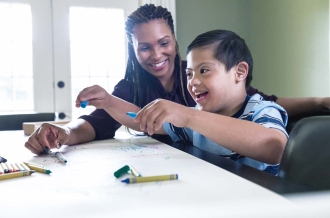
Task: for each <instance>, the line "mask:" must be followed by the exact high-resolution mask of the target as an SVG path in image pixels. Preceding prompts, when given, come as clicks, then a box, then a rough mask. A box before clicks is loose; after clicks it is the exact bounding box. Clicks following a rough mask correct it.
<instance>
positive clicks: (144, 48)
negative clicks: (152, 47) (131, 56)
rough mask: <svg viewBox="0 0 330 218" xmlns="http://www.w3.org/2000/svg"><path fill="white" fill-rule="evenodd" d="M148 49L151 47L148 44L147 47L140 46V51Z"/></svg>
mask: <svg viewBox="0 0 330 218" xmlns="http://www.w3.org/2000/svg"><path fill="white" fill-rule="evenodd" d="M148 49H149V47H147V46H146V47H140V49H139V50H140V51H146V50H148Z"/></svg>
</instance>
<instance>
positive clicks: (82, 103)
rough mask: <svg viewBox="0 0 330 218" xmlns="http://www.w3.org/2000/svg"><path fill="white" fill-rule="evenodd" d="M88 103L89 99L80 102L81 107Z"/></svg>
mask: <svg viewBox="0 0 330 218" xmlns="http://www.w3.org/2000/svg"><path fill="white" fill-rule="evenodd" d="M87 105H88V101H82V102H80V107H82V108H85V107H86V106H87Z"/></svg>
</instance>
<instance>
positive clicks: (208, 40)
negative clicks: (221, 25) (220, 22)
mask: <svg viewBox="0 0 330 218" xmlns="http://www.w3.org/2000/svg"><path fill="white" fill-rule="evenodd" d="M194 48H211V49H213V53H214V57H215V58H216V59H218V60H219V61H220V62H221V63H223V64H224V65H225V67H226V70H227V71H229V70H230V69H231V68H232V67H233V66H235V65H237V64H238V63H240V62H242V61H245V62H246V63H247V64H248V65H249V71H248V75H247V77H246V82H245V88H246V89H247V88H248V87H249V86H250V84H251V81H252V70H253V59H252V55H251V53H250V50H249V48H248V46H247V45H246V44H245V41H244V39H242V38H241V37H239V36H238V35H237V34H236V33H234V32H232V31H228V30H212V31H209V32H206V33H203V34H200V35H198V36H197V37H196V38H195V39H194V41H192V42H191V43H190V45H189V46H188V48H187V54H188V53H189V52H190V51H191V50H192V49H194Z"/></svg>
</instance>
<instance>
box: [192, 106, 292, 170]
mask: <svg viewBox="0 0 330 218" xmlns="http://www.w3.org/2000/svg"><path fill="white" fill-rule="evenodd" d="M186 126H187V127H188V128H191V129H193V130H195V131H197V132H198V133H200V134H202V135H203V136H205V137H206V138H209V139H210V140H212V141H214V142H216V143H217V144H219V145H221V146H224V147H226V148H228V149H230V150H232V151H235V152H237V153H240V154H242V155H245V156H248V157H250V158H253V159H256V160H259V161H262V162H266V163H270V164H276V163H279V162H280V159H281V157H282V154H283V151H284V147H285V144H286V140H287V139H286V136H285V135H284V133H282V132H280V130H278V131H276V130H273V129H268V128H266V127H264V126H261V125H259V124H256V123H253V122H250V121H245V120H239V119H234V118H231V117H227V116H221V115H218V114H213V113H208V112H204V111H197V110H194V111H192V114H191V115H190V118H189V119H188V122H187V125H186ZM266 145H267V146H266Z"/></svg>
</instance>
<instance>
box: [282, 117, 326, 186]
mask: <svg viewBox="0 0 330 218" xmlns="http://www.w3.org/2000/svg"><path fill="white" fill-rule="evenodd" d="M279 177H282V178H285V179H287V180H291V181H293V182H296V183H300V184H303V185H307V186H310V187H313V188H315V189H316V190H327V189H330V116H314V117H308V118H303V119H301V120H299V121H298V122H297V124H296V125H295V126H294V128H293V129H292V131H291V133H290V137H289V139H288V143H287V145H286V148H285V151H284V154H283V157H282V160H281V165H280V169H279Z"/></svg>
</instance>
